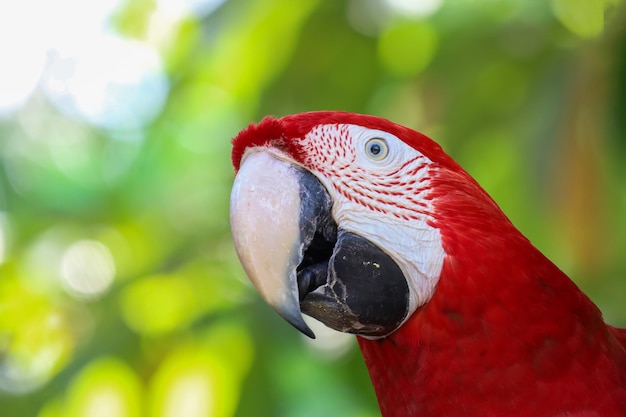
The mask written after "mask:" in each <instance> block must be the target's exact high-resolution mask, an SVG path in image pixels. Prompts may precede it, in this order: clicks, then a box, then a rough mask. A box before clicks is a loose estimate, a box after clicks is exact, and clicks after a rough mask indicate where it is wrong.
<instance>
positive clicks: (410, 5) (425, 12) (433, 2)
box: [384, 0, 443, 17]
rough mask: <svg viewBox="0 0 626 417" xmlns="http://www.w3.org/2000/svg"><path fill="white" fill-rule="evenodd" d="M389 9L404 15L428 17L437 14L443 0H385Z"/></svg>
mask: <svg viewBox="0 0 626 417" xmlns="http://www.w3.org/2000/svg"><path fill="white" fill-rule="evenodd" d="M384 2H385V3H386V4H387V6H388V7H389V8H391V9H392V10H393V11H394V12H396V13H398V14H402V15H410V16H420V17H427V16H430V15H432V14H434V13H436V12H437V11H438V10H439V9H440V8H441V6H442V5H443V0H384Z"/></svg>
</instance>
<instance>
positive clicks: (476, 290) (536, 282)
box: [358, 232, 626, 417]
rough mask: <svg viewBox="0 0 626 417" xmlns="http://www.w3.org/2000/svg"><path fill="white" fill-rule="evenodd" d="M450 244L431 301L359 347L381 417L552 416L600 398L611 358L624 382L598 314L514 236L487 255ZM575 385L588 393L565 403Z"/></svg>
mask: <svg viewBox="0 0 626 417" xmlns="http://www.w3.org/2000/svg"><path fill="white" fill-rule="evenodd" d="M454 241H455V242H457V246H455V247H450V248H449V250H450V252H448V256H447V257H446V259H445V261H444V266H443V270H442V274H441V277H440V280H439V284H438V287H437V289H436V291H435V294H434V296H433V298H432V299H431V300H430V301H429V302H428V303H427V304H426V305H424V306H423V307H421V308H419V309H418V310H417V311H416V312H415V313H414V314H413V316H412V317H411V318H410V319H409V320H408V321H407V322H406V323H405V324H404V325H403V326H402V327H401V328H400V329H398V330H397V331H396V332H395V333H393V334H391V335H390V336H388V337H387V338H383V339H379V340H368V339H364V338H360V337H359V338H358V340H359V345H360V348H361V350H362V352H363V356H364V358H365V362H366V364H367V367H368V369H369V372H370V376H371V379H372V381H373V384H374V388H375V390H376V394H377V397H378V400H379V404H380V406H381V410H382V414H383V416H384V417H393V416H400V415H402V416H431V415H465V416H474V415H476V416H479V415H480V416H484V415H509V416H518V415H524V416H527V415H528V416H530V415H552V414H548V411H549V410H548V409H550V410H552V408H551V407H553V406H554V407H556V408H554V414H555V415H556V414H558V411H559V410H561V411H562V410H563V407H565V406H566V405H567V404H565V403H566V402H567V401H570V400H571V401H573V402H575V401H579V400H580V399H581V398H583V399H587V400H588V399H589V398H592V397H590V395H592V394H593V393H592V392H590V391H589V390H594V391H596V394H594V395H598V396H601V395H600V393H601V392H602V389H605V388H606V387H604V388H601V387H603V383H605V382H606V381H604V380H603V378H605V377H606V375H609V374H610V375H615V374H616V370H615V369H614V368H612V367H611V366H613V367H614V366H615V365H614V364H613V365H611V364H610V363H609V362H608V361H606V358H607V357H610V356H611V355H614V353H613V352H614V351H615V349H617V350H619V349H621V350H622V351H621V355H622V365H621V371H620V372H621V373H622V375H626V374H625V373H624V372H625V371H626V362H625V361H624V358H626V354H625V353H626V347H625V346H622V345H619V346H617V344H616V341H615V339H614V338H613V337H612V335H611V332H609V331H607V327H606V325H605V324H604V322H603V321H602V316H601V313H600V312H599V310H598V309H597V308H596V307H595V306H594V305H593V303H592V302H591V301H590V300H589V299H588V298H587V297H586V296H585V295H584V294H583V293H582V292H581V291H580V290H579V289H578V288H577V287H576V285H575V284H574V283H573V282H572V281H571V280H570V279H569V278H568V277H567V276H566V275H565V274H564V273H563V272H561V271H560V270H559V269H558V268H557V267H556V266H555V265H554V264H552V263H551V262H550V261H549V260H548V259H547V258H545V257H544V256H543V255H542V254H541V253H540V252H539V251H538V250H536V249H535V248H534V247H533V246H532V245H531V244H530V243H529V242H528V241H527V240H526V239H525V238H524V237H523V236H521V234H519V232H516V234H512V235H510V236H508V237H506V238H505V239H503V241H498V240H494V241H493V242H492V244H493V247H492V248H485V247H483V248H478V247H477V243H476V242H477V241H476V240H473V241H472V240H471V239H468V240H467V241H464V240H463V239H462V238H461V237H457V238H455V240H454ZM482 244H484V242H483V243H482ZM507 245H508V250H507V249H506V248H507ZM478 249H482V251H477V250H478ZM450 253H452V255H451V254H450ZM470 253H472V254H481V255H472V256H470V255H469V254H470ZM616 346H617V347H616ZM620 346H621V347H620ZM585 364H586V365H585ZM591 364H593V365H591ZM603 373H604V374H603ZM575 376H577V377H578V379H580V378H584V377H586V378H589V381H592V384H591V385H592V386H587V385H584V386H583V385H580V386H578V385H572V386H567V387H566V389H567V390H569V391H568V392H567V394H566V395H565V394H564V392H563V388H564V383H563V380H567V379H568V378H574V377H575ZM613 378H617V377H615V376H614V377H613ZM620 378H621V384H622V387H626V381H625V379H626V378H625V377H624V376H621V377H620ZM623 389H624V390H625V391H622V394H623V395H624V396H625V397H626V388H623ZM555 398H558V400H556V399H555ZM624 401H626V399H624ZM532 407H535V408H532ZM558 407H561V408H558ZM527 408H528V409H529V410H534V412H536V413H537V414H533V413H532V412H530V413H526V414H524V413H520V410H526V409H527ZM460 410H463V412H461V411H460ZM610 410H611V409H608V408H607V414H603V415H614V414H611V413H610V412H609V411H610ZM542 413H543V414H542ZM620 415H621V414H620Z"/></svg>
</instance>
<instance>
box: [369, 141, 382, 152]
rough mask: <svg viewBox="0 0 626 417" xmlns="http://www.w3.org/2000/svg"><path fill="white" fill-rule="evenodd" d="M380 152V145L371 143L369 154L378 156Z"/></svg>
mask: <svg viewBox="0 0 626 417" xmlns="http://www.w3.org/2000/svg"><path fill="white" fill-rule="evenodd" d="M381 151H382V149H381V148H380V145H379V144H378V143H372V145H371V146H370V152H371V153H372V155H379V154H380V152H381Z"/></svg>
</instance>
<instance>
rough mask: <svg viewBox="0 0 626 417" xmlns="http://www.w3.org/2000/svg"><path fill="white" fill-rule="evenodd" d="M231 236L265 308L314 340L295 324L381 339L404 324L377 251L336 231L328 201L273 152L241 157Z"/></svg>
mask: <svg viewBox="0 0 626 417" xmlns="http://www.w3.org/2000/svg"><path fill="white" fill-rule="evenodd" d="M230 204H231V206H230V207H231V217H230V221H231V228H232V232H233V240H234V243H235V249H236V251H237V254H238V256H239V259H240V261H241V264H242V265H243V268H244V270H245V272H246V274H247V275H248V277H249V278H250V280H251V281H252V283H253V284H254V286H255V287H256V288H257V290H258V291H259V293H260V294H261V296H262V297H263V298H264V299H265V301H266V302H267V303H268V304H269V305H270V306H272V307H273V308H274V310H276V312H278V314H280V315H281V316H282V317H283V318H284V319H285V320H287V321H288V322H289V323H291V324H292V325H293V326H294V327H296V328H297V329H298V330H300V331H301V332H302V333H304V334H306V335H307V336H309V337H315V335H314V334H313V332H312V331H311V329H310V328H309V327H308V326H307V324H306V323H305V322H304V320H303V318H302V313H303V312H304V313H305V314H307V315H309V316H312V317H314V318H316V319H318V320H320V321H322V322H323V323H324V324H326V325H327V326H329V327H332V328H333V329H336V330H339V331H344V332H350V333H357V334H361V335H367V336H376V337H379V336H385V335H388V334H390V333H391V332H393V331H394V330H395V329H396V328H397V327H398V326H399V325H400V324H401V323H402V322H403V320H404V319H405V317H406V315H407V312H408V305H409V289H408V284H407V281H406V279H405V277H404V275H403V273H402V271H401V269H400V268H399V266H398V265H397V264H396V262H395V261H394V260H393V259H392V257H391V256H390V255H389V254H387V253H386V252H385V251H384V250H382V249H381V248H379V247H378V246H376V245H374V244H373V243H372V242H370V241H368V240H367V239H365V238H363V237H361V236H359V235H358V234H356V233H353V232H350V231H346V230H342V229H341V228H340V227H338V226H337V224H336V223H335V221H334V220H333V218H332V215H331V208H332V200H331V197H330V195H329V193H328V191H327V190H326V188H324V186H323V185H322V183H321V182H320V181H319V180H318V179H317V178H316V177H315V176H314V175H313V174H312V173H311V172H309V171H308V170H306V169H304V168H302V167H300V166H298V165H297V164H296V163H294V162H292V161H290V160H289V159H288V158H286V157H283V156H282V154H280V153H278V151H273V150H269V149H267V148H253V149H252V150H250V151H248V153H247V154H246V155H244V159H243V161H242V162H241V165H240V168H239V172H238V173H237V176H236V178H235V183H234V185H233V190H232V194H231V203H230Z"/></svg>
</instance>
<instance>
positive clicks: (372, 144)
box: [365, 138, 389, 161]
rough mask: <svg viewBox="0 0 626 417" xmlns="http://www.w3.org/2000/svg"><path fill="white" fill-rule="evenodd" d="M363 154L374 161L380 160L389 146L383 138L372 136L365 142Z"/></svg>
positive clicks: (383, 157) (385, 155) (386, 152)
mask: <svg viewBox="0 0 626 417" xmlns="http://www.w3.org/2000/svg"><path fill="white" fill-rule="evenodd" d="M365 154H366V155H367V157H368V158H370V159H372V160H374V161H382V160H383V159H385V158H386V157H387V155H388V154H389V146H388V145H387V142H386V141H385V140H384V139H381V138H373V139H370V140H368V141H367V142H366V143H365Z"/></svg>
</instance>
